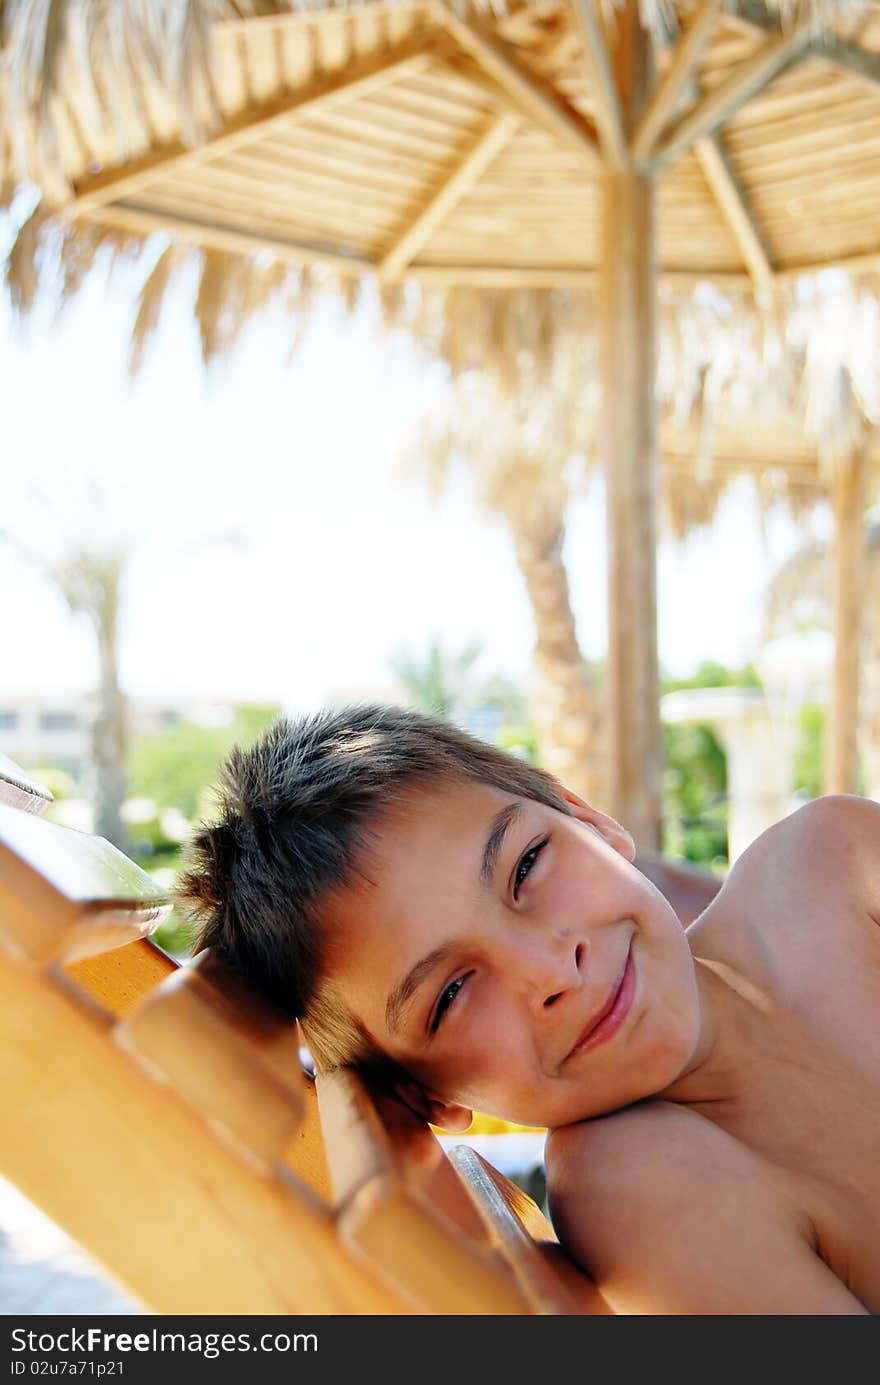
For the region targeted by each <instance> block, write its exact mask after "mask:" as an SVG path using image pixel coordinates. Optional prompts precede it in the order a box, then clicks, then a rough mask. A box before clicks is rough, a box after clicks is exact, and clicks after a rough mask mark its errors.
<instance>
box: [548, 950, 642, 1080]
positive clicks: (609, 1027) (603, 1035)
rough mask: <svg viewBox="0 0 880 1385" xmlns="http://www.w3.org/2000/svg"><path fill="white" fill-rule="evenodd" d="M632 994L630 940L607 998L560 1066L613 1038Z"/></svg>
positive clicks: (629, 1004)
mask: <svg viewBox="0 0 880 1385" xmlns="http://www.w3.org/2000/svg"><path fill="white" fill-rule="evenodd" d="M634 994H635V966H634V964H633V960H632V941H630V945H629V947H628V948H627V952H626V960H625V961H624V964H623V969H622V970H621V972H620V974H619V975H618V977H617V980H616V981H615V983H614V985H613V987H612V989H611V993H610V994H609V996H608V999H607V1000H606V1001H605V1003H604V1005H603V1006H602V1008H601V1009H600V1010H598V1011H597V1012H596V1013H595V1014H594V1015H593V1016H592V1017H591V1018H590V1019H589V1020H588V1022H587V1024H586V1026H585V1027H584V1028H583V1029H582V1030H581V1032H580V1035H579V1036H578V1038H577V1039H576V1040H575V1043H574V1047H573V1048H572V1049H571V1050H570V1051H569V1053H568V1054H567V1055H566V1057H565V1058H563V1060H562V1061H563V1063H567V1062H568V1061H569V1059H570V1058H574V1057H576V1056H580V1054H582V1053H586V1052H588V1051H589V1050H590V1049H592V1048H597V1047H598V1046H599V1044H603V1043H606V1042H607V1041H608V1040H609V1039H611V1038H613V1037H614V1035H615V1034H616V1033H617V1031H618V1029H619V1028H620V1026H621V1025H622V1024H623V1021H624V1020H625V1019H626V1017H627V1015H628V1014H629V1008H630V1006H631V1005H632V1000H633V996H634Z"/></svg>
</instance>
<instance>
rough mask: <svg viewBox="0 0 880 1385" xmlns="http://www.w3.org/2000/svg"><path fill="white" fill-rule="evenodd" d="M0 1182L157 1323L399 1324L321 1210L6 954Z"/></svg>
mask: <svg viewBox="0 0 880 1385" xmlns="http://www.w3.org/2000/svg"><path fill="white" fill-rule="evenodd" d="M0 1089H2V1091H3V1097H4V1102H5V1103H6V1109H7V1111H8V1112H14V1113H15V1118H14V1120H6V1121H3V1122H2V1123H0V1169H2V1172H3V1174H4V1175H5V1176H6V1177H7V1178H9V1179H10V1180H11V1181H12V1182H13V1183H15V1184H16V1185H17V1186H18V1187H19V1188H20V1189H21V1191H22V1192H23V1193H24V1194H25V1196H26V1197H28V1198H29V1199H30V1200H31V1201H32V1202H34V1203H35V1204H36V1205H37V1206H38V1207H41V1208H42V1209H43V1211H45V1212H46V1213H47V1215H48V1216H50V1217H51V1218H52V1219H53V1220H54V1221H56V1222H57V1223H58V1224H59V1226H61V1227H63V1229H64V1230H65V1231H67V1232H68V1234H69V1235H71V1236H72V1237H73V1238H74V1239H75V1240H77V1241H78V1242H79V1243H80V1244H81V1245H82V1246H84V1247H85V1249H86V1250H87V1251H88V1252H89V1253H90V1254H91V1255H93V1256H94V1257H95V1258H96V1259H97V1260H98V1261H99V1263H101V1264H102V1265H103V1266H104V1267H105V1268H106V1269H107V1270H108V1272H109V1273H110V1274H111V1276H112V1277H113V1278H114V1279H115V1280H116V1281H117V1282H118V1283H119V1284H121V1285H122V1286H123V1288H124V1289H126V1290H127V1291H128V1292H129V1293H130V1294H132V1295H133V1296H134V1297H135V1298H137V1299H139V1300H140V1301H141V1302H143V1303H144V1304H145V1305H146V1306H147V1307H149V1308H151V1309H152V1310H153V1311H154V1312H157V1313H175V1314H180V1313H184V1314H186V1313H193V1314H201V1313H205V1314H210V1315H217V1314H238V1313H248V1314H251V1313H281V1314H284V1313H343V1314H345V1313H369V1314H377V1313H378V1314H384V1313H397V1312H401V1311H406V1307H405V1305H404V1303H403V1301H402V1300H401V1299H400V1298H399V1297H397V1296H395V1295H393V1294H392V1293H391V1292H390V1291H389V1290H388V1289H387V1288H383V1287H382V1286H380V1285H379V1284H378V1282H377V1281H376V1279H375V1278H374V1277H373V1276H372V1275H370V1274H369V1273H368V1272H367V1271H366V1270H365V1269H364V1268H363V1267H362V1266H359V1265H358V1264H356V1263H355V1262H354V1261H353V1260H352V1259H351V1257H350V1256H349V1255H348V1254H347V1253H346V1251H345V1250H344V1248H343V1246H342V1245H341V1243H340V1241H339V1238H338V1236H337V1234H336V1230H335V1226H334V1222H333V1218H332V1215H331V1213H330V1212H329V1210H328V1209H327V1208H326V1207H324V1206H322V1205H321V1203H320V1201H319V1200H318V1199H317V1198H316V1197H314V1196H312V1195H311V1194H309V1193H308V1192H307V1190H306V1189H305V1188H303V1187H299V1188H297V1189H296V1191H294V1189H293V1188H292V1186H290V1185H288V1184H283V1183H281V1182H280V1181H278V1180H271V1179H267V1178H264V1177H261V1176H260V1175H258V1174H257V1173H256V1172H255V1171H254V1170H253V1169H251V1168H249V1167H248V1165H247V1164H246V1163H244V1162H243V1161H242V1160H240V1159H238V1158H236V1157H235V1156H234V1155H233V1154H232V1153H231V1152H230V1151H228V1150H226V1149H224V1147H223V1145H222V1144H221V1143H220V1142H219V1141H218V1140H217V1139H216V1138H215V1137H214V1136H213V1135H212V1134H211V1132H210V1131H209V1130H208V1128H207V1126H206V1125H204V1124H203V1123H202V1122H200V1121H199V1120H198V1119H197V1118H196V1117H195V1116H194V1115H193V1114H192V1113H191V1112H190V1111H188V1110H187V1109H186V1107H185V1106H184V1105H183V1104H182V1102H181V1101H180V1100H179V1099H178V1098H177V1097H176V1095H175V1094H174V1093H173V1092H172V1091H171V1090H170V1089H169V1088H167V1087H165V1086H162V1085H160V1084H158V1083H156V1082H155V1081H153V1080H152V1079H151V1078H150V1077H148V1076H147V1075H146V1073H144V1072H142V1071H141V1070H140V1069H138V1068H137V1067H136V1066H134V1065H133V1064H132V1062H131V1060H130V1059H129V1058H128V1057H127V1055H125V1054H124V1053H123V1052H122V1051H121V1050H120V1049H118V1048H117V1047H116V1046H115V1045H114V1044H113V1043H112V1042H111V1041H110V1039H109V1037H108V1030H107V1027H106V1022H104V1021H102V1020H101V1019H100V1017H99V1016H98V1015H96V1014H95V1013H93V1012H92V1011H90V1010H89V1009H88V1008H86V1007H84V1006H83V1005H82V1004H81V1003H79V1002H78V1001H77V1000H76V999H75V998H74V997H72V996H70V995H67V994H65V993H63V992H62V991H60V990H59V989H58V988H57V987H56V986H53V985H52V983H51V982H50V981H49V980H48V979H47V978H46V977H44V976H41V975H38V974H33V973H28V972H26V971H24V970H22V968H21V967H19V966H15V965H13V964H12V963H11V962H10V961H9V960H8V959H7V958H6V957H5V956H4V955H3V954H2V953H0Z"/></svg>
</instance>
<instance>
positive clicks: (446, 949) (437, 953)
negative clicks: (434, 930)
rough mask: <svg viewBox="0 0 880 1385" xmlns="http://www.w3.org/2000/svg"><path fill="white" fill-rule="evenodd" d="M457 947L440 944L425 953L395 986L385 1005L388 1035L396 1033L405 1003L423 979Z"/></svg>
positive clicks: (449, 943) (454, 944)
mask: <svg viewBox="0 0 880 1385" xmlns="http://www.w3.org/2000/svg"><path fill="white" fill-rule="evenodd" d="M457 946H458V944H457V943H453V942H448V943H441V944H440V946H439V947H435V948H434V950H433V952H426V953H425V956H424V957H422V958H421V959H420V960H419V961H418V962H416V964H415V966H414V967H411V968H410V970H409V971H408V972H407V974H406V976H405V977H404V978H403V980H402V981H401V983H400V985H399V986H395V988H394V990H393V991H392V992H391V994H390V996H389V997H388V1001H387V1003H386V1005H385V1027H386V1029H387V1030H388V1032H389V1034H394V1033H396V1032H397V1029H398V1028H399V1026H400V1017H401V1014H402V1013H403V1011H404V1009H405V1008H406V1005H407V1002H408V1001H410V1000H411V999H412V997H413V996H414V995H415V993H416V991H417V990H418V988H419V986H421V984H422V982H423V981H424V979H425V977H426V976H427V975H428V974H429V972H432V971H433V970H434V968H435V967H437V966H439V965H440V963H441V962H445V960H446V958H447V957H448V956H449V954H450V953H451V952H453V951H454V950H455V948H456V947H457Z"/></svg>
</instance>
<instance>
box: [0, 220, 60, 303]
mask: <svg viewBox="0 0 880 1385" xmlns="http://www.w3.org/2000/svg"><path fill="white" fill-rule="evenodd" d="M50 227H51V214H50V212H49V211H48V210H47V208H46V206H45V204H44V203H43V202H42V201H40V202H38V203H37V205H36V206H35V207H34V209H33V211H32V212H31V214H30V216H29V217H28V218H27V219H26V220H25V221H24V222H22V224H21V226H20V227H19V229H18V234H17V235H16V237H15V240H14V241H13V243H12V247H11V249H10V251H9V254H8V256H7V258H6V266H5V272H4V279H5V283H6V287H7V289H8V290H9V297H10V299H11V302H12V306H13V308H14V309H15V311H16V312H17V313H18V314H19V315H20V316H23V315H25V314H26V313H29V312H30V310H31V308H32V307H33V306H34V303H35V302H36V298H37V292H38V290H39V286H40V260H41V255H42V252H43V250H44V248H45V243H46V238H47V232H48V231H49V229H50Z"/></svg>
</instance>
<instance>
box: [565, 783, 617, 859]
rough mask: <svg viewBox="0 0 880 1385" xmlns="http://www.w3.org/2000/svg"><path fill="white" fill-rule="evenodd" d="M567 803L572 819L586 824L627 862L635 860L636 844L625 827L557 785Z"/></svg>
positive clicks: (570, 791)
mask: <svg viewBox="0 0 880 1385" xmlns="http://www.w3.org/2000/svg"><path fill="white" fill-rule="evenodd" d="M556 787H557V788H558V790H559V792H560V793H561V794H562V797H563V798H564V799H565V801H566V803H567V804H568V805H569V807H570V808H571V815H572V817H575V818H577V819H578V820H579V821H580V822H585V823H586V824H587V825H588V826H589V827H592V828H593V830H594V831H596V832H598V833H599V836H600V837H604V839H605V841H606V842H607V843H608V845H609V846H613V847H614V850H615V851H619V852H620V854H621V856H624V857H625V858H626V859H627V861H633V860H635V854H636V844H635V842H634V841H633V839H632V837H631V836H630V834H629V832H627V830H626V828H625V827H621V825H620V823H619V822H616V821H615V820H614V818H610V817H609V816H608V814H607V813H600V812H599V809H598V808H592V807H591V806H590V804H589V803H586V802H585V801H584V799H582V798H579V797H578V795H577V794H576V793H573V792H572V790H571V789H567V788H566V787H565V785H564V784H559V783H557V786H556Z"/></svg>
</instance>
